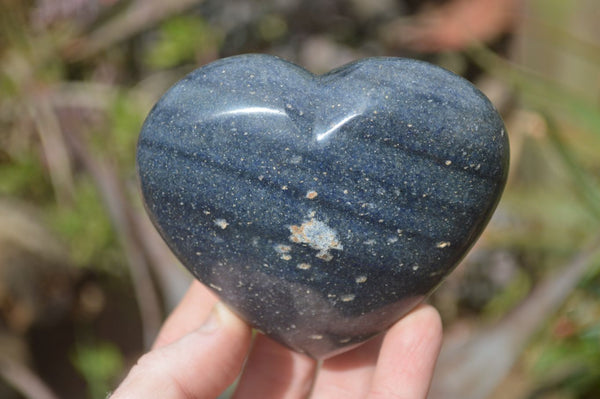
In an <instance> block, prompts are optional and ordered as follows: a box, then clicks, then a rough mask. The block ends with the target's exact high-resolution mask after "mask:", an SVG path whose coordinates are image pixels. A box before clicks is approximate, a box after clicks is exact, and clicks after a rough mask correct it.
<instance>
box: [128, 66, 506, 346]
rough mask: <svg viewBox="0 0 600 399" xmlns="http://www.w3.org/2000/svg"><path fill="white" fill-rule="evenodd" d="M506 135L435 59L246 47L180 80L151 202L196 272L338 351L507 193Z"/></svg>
mask: <svg viewBox="0 0 600 399" xmlns="http://www.w3.org/2000/svg"><path fill="white" fill-rule="evenodd" d="M508 153H509V151H508V141H507V135H506V131H505V128H504V124H503V122H502V120H501V118H500V116H499V115H498V113H497V111H496V110H495V109H494V107H493V106H492V104H491V103H490V102H489V101H488V100H487V99H486V98H485V97H484V95H483V94H482V93H481V92H479V91H478V90H477V89H476V88H475V87H473V86H472V85H471V84H470V83H469V82H467V81H465V80H464V79H462V78H460V77H458V76H456V75H454V74H452V73H451V72H448V71H446V70H444V69H441V68H439V67H436V66H433V65H429V64H427V63H423V62H418V61H413V60H406V59H398V58H372V59H366V60H362V61H358V62H355V63H352V64H348V65H346V66H344V67H341V68H339V69H336V70H334V71H332V72H330V73H328V74H326V75H322V76H315V75H313V74H311V73H310V72H308V71H306V70H304V69H302V68H300V67H298V66H296V65H293V64H291V63H288V62H286V61H283V60H281V59H279V58H276V57H272V56H266V55H244V56H238V57H231V58H226V59H223V60H220V61H217V62H214V63H212V64H209V65H207V66H204V67H202V68H200V69H198V70H196V71H195V72H193V73H191V74H190V75H188V76H187V77H185V78H184V79H183V80H181V81H180V82H178V83H177V84H175V85H174V86H173V87H172V88H171V89H170V90H169V91H168V92H167V93H166V94H165V95H164V96H163V97H162V98H161V99H160V101H159V102H158V103H157V104H156V106H155V107H154V109H153V110H152V111H151V112H150V115H149V116H148V118H147V120H146V122H145V124H144V126H143V129H142V132H141V136H140V139H139V144H138V153H137V162H138V170H139V176H140V181H141V188H142V193H143V197H144V200H145V203H146V206H147V210H148V212H149V213H150V216H151V218H152V220H153V222H154V224H155V225H156V227H157V229H158V230H159V232H160V233H161V235H162V237H163V238H164V239H165V241H166V242H167V243H168V245H169V246H170V248H171V249H172V250H173V252H174V253H175V254H176V255H177V256H178V257H179V259H180V260H181V261H182V262H183V264H184V265H185V266H187V267H188V268H189V269H190V271H191V272H192V273H193V274H194V276H196V277H197V278H198V279H199V280H200V281H202V282H203V283H204V284H206V286H208V287H210V288H211V289H212V290H213V291H215V293H216V294H218V295H219V297H220V298H221V299H222V300H223V301H224V302H225V303H227V304H228V305H229V306H230V307H231V308H232V309H233V310H234V311H235V312H236V313H237V314H239V315H240V316H241V317H242V318H243V319H245V320H246V321H247V322H248V323H250V324H251V325H252V326H254V327H256V328H257V329H259V330H260V331H262V332H264V333H265V334H267V335H269V336H271V337H272V338H274V339H276V340H278V341H279V342H281V343H283V344H284V345H287V346H288V347H290V348H293V349H295V350H297V351H300V352H304V353H307V354H308V355H310V356H313V357H315V358H324V357H328V356H332V355H334V354H336V353H339V352H341V351H343V350H346V349H348V348H350V347H352V346H355V345H356V344H358V343H360V342H362V341H364V340H366V339H368V338H370V337H372V336H374V335H376V334H378V333H380V332H382V331H384V330H385V329H386V328H388V327H389V326H390V325H391V324H393V323H394V322H395V321H397V320H398V319H399V318H401V317H402V316H403V315H405V314H406V313H407V312H408V311H409V310H410V309H411V308H413V307H414V306H415V305H416V304H418V303H419V302H420V301H422V300H423V298H425V297H426V296H427V295H428V294H429V293H430V292H431V291H432V290H433V289H434V288H435V287H436V286H437V285H438V284H440V282H441V281H442V280H443V279H444V277H445V276H446V275H447V274H448V273H449V272H450V271H451V270H452V269H453V268H454V267H455V266H456V264H457V263H458V262H459V261H460V260H461V258H462V257H463V256H464V255H465V253H466V252H467V251H468V249H469V248H470V247H471V246H472V244H473V243H474V241H475V240H476V239H477V237H478V236H479V235H480V233H481V232H482V230H483V228H484V227H485V225H486V223H487V221H488V220H489V218H490V216H491V214H492V212H493V210H494V208H495V207H496V204H497V202H498V200H499V198H500V195H501V192H502V190H503V187H504V184H505V180H506V176H507V170H508V158H509V155H508Z"/></svg>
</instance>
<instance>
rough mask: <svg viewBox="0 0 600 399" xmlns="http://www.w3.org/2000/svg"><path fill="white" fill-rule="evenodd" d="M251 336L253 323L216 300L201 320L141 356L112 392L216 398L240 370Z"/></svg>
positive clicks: (117, 393)
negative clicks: (166, 342) (194, 327)
mask: <svg viewBox="0 0 600 399" xmlns="http://www.w3.org/2000/svg"><path fill="white" fill-rule="evenodd" d="M250 341H251V329H250V327H249V326H248V325H247V324H246V323H244V322H243V321H242V320H241V319H240V318H239V317H237V316H236V315H234V314H233V313H232V312H231V311H230V310H228V309H227V308H226V307H225V306H224V305H222V304H217V305H215V306H214V307H213V310H212V311H211V313H210V315H209V316H208V318H206V320H205V322H204V324H203V325H201V326H200V327H198V328H196V329H195V330H193V331H191V332H189V333H188V334H186V335H185V336H183V337H181V338H180V339H178V340H176V341H174V342H172V343H171V344H169V345H166V346H163V347H161V348H158V349H155V350H153V351H151V352H149V353H147V354H145V355H144V356H142V358H140V360H139V361H138V363H137V364H136V366H134V368H133V369H132V370H131V372H130V373H129V375H128V376H127V378H126V379H125V381H124V382H123V383H122V384H121V386H120V387H119V389H118V390H117V391H116V392H115V396H114V397H115V398H117V397H118V398H129V397H168V398H171V399H179V398H182V399H184V398H189V397H199V398H205V397H206V398H209V397H217V396H218V395H219V394H221V393H222V392H223V391H224V390H225V389H226V388H227V387H228V386H229V385H231V384H232V383H233V381H235V378H236V377H237V375H238V374H239V373H240V371H241V369H242V366H243V364H244V360H245V358H246V355H247V353H248V350H249V348H250Z"/></svg>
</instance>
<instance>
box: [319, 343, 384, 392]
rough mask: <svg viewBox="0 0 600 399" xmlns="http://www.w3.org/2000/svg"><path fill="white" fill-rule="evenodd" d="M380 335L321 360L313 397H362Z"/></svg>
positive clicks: (374, 358)
mask: <svg viewBox="0 0 600 399" xmlns="http://www.w3.org/2000/svg"><path fill="white" fill-rule="evenodd" d="M382 341H383V336H380V337H376V338H373V339H372V340H370V341H368V342H366V343H364V344H362V345H361V346H359V347H358V348H356V349H353V350H351V351H349V352H346V353H342V354H341V355H338V356H335V357H333V358H331V359H327V360H325V361H324V362H323V365H322V366H321V370H320V371H319V375H318V376H317V380H316V382H315V386H314V390H313V395H312V396H311V398H313V399H321V398H323V399H325V398H348V399H351V398H364V397H365V396H366V395H367V392H368V391H369V387H370V386H371V381H372V379H373V373H374V372H375V364H376V362H377V356H378V355H379V348H380V347H381V342H382Z"/></svg>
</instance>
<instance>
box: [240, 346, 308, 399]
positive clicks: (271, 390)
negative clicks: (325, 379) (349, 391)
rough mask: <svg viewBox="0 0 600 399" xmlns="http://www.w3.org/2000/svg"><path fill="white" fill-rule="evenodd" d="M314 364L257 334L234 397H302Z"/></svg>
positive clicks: (306, 388)
mask: <svg viewBox="0 0 600 399" xmlns="http://www.w3.org/2000/svg"><path fill="white" fill-rule="evenodd" d="M315 369H316V361H315V360H313V359H311V358H309V357H308V356H306V355H302V354H300V353H296V352H293V351H291V350H290V349H287V348H285V347H284V346H282V345H280V344H278V343H276V342H275V341H273V340H272V339H270V338H267V337H266V336H264V335H263V334H257V336H256V338H255V340H254V344H253V345H252V350H251V352H250V355H249V356H248V360H247V361H246V367H245V368H244V372H243V374H242V376H241V378H240V381H239V383H238V387H237V389H236V392H235V395H234V398H261V399H268V398H277V399H280V398H289V399H292V398H305V397H306V396H307V395H308V393H309V392H310V387H311V385H312V381H313V378H314V374H315Z"/></svg>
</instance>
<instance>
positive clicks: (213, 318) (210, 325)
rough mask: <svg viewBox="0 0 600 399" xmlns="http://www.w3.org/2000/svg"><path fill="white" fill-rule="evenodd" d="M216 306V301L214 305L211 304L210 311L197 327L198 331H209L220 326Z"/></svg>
mask: <svg viewBox="0 0 600 399" xmlns="http://www.w3.org/2000/svg"><path fill="white" fill-rule="evenodd" d="M218 306H219V303H217V304H216V305H215V306H213V308H212V310H211V311H210V314H209V315H208V317H207V318H206V320H204V323H203V324H202V325H201V326H200V328H199V329H198V330H199V331H201V332H204V333H210V332H213V331H216V330H217V329H218V328H219V327H220V326H221V320H220V318H219V315H218V313H219V310H218V308H217V307H218Z"/></svg>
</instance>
